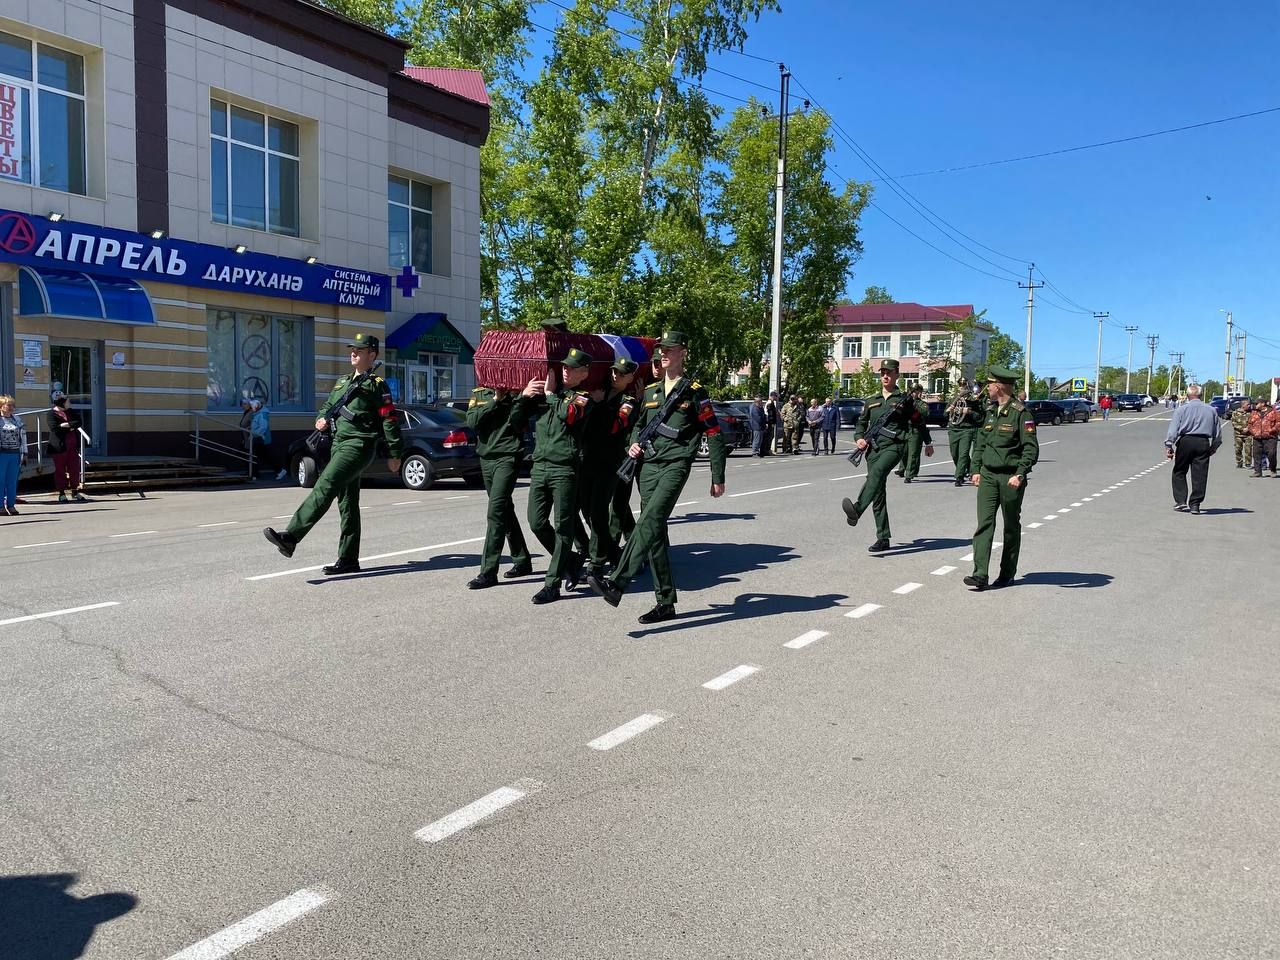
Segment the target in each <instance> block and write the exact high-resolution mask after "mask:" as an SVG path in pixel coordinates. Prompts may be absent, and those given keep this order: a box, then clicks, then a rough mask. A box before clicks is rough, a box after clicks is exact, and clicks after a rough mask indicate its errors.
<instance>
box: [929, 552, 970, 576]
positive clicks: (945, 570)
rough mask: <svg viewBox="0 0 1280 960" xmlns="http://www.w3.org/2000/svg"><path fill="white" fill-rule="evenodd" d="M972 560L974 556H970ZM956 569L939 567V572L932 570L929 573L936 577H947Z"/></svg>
mask: <svg viewBox="0 0 1280 960" xmlns="http://www.w3.org/2000/svg"><path fill="white" fill-rule="evenodd" d="M970 559H972V555H970ZM955 569H956V568H955V567H939V568H938V569H937V570H930V571H929V573H930V574H931V575H932V576H935V577H945V576H946V575H947V574H948V573H954V572H955Z"/></svg>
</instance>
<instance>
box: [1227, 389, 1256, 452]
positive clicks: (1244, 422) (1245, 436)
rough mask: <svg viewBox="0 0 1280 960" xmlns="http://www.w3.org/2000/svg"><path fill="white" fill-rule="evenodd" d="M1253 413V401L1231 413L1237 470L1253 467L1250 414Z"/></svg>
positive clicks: (1248, 401)
mask: <svg viewBox="0 0 1280 960" xmlns="http://www.w3.org/2000/svg"><path fill="white" fill-rule="evenodd" d="M1251 413H1253V400H1252V399H1250V400H1245V402H1244V403H1242V404H1240V406H1238V407H1236V408H1235V410H1233V411H1231V433H1232V434H1233V435H1234V437H1235V446H1236V469H1240V468H1241V467H1252V466H1253V437H1251V436H1249V414H1251Z"/></svg>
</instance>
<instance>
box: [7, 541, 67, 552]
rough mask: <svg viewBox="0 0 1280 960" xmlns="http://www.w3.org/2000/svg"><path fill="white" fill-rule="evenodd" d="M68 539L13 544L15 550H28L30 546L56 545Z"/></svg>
mask: <svg viewBox="0 0 1280 960" xmlns="http://www.w3.org/2000/svg"><path fill="white" fill-rule="evenodd" d="M70 542H71V541H70V540H46V541H44V542H43V543H20V544H18V545H17V546H15V547H14V548H13V549H15V550H30V549H31V548H32V547H56V546H58V544H60V543H70Z"/></svg>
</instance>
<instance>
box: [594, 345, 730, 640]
mask: <svg viewBox="0 0 1280 960" xmlns="http://www.w3.org/2000/svg"><path fill="white" fill-rule="evenodd" d="M688 342H689V341H688V338H687V337H686V336H685V335H684V334H683V333H681V332H680V331H679V330H668V331H667V332H666V333H664V334H663V335H662V340H661V341H660V342H659V346H660V347H661V348H662V379H660V380H659V381H658V382H656V383H652V384H650V385H649V387H648V388H647V389H646V390H645V392H644V399H643V401H642V402H641V406H640V411H639V415H638V416H637V417H636V422H635V425H634V426H633V427H632V429H631V447H630V448H629V450H628V451H627V452H628V455H629V456H631V457H632V458H634V459H638V460H640V468H639V469H640V473H639V477H638V480H637V482H638V484H639V486H640V519H639V521H637V523H636V529H635V533H633V534H632V536H631V538H630V539H629V540H627V545H626V547H625V548H624V549H623V551H622V558H621V559H620V560H619V561H618V564H617V566H616V567H614V570H613V573H611V574H610V575H609V576H607V577H602V576H595V575H590V576H588V577H587V583H589V584H590V585H591V589H592V590H594V591H595V592H596V593H598V594H600V596H602V597H604V598H605V600H607V601H608V602H609V603H610V604H612V605H613V606H615V607H616V606H617V605H618V604H619V603H620V602H621V600H622V594H623V591H625V590H626V589H627V584H629V583H630V582H631V581H632V580H633V579H634V578H635V577H636V575H637V574H639V573H640V570H641V568H642V567H643V566H644V562H645V560H646V559H647V560H648V561H649V566H650V568H651V570H652V572H653V590H654V593H655V594H656V595H657V600H658V603H657V605H656V606H655V607H654V608H653V609H652V610H650V611H649V612H648V613H646V614H644V615H643V616H641V617H640V622H641V623H661V622H662V621H664V620H671V619H673V618H674V617H675V615H676V585H675V581H674V580H673V578H672V575H671V557H670V556H669V555H668V551H669V549H670V546H671V544H670V541H669V540H668V539H667V520H668V519H669V518H670V516H671V511H672V510H673V509H674V508H675V505H676V501H677V500H679V499H680V491H681V490H683V489H684V485H685V481H686V480H688V479H689V472H690V470H692V469H693V460H694V458H695V457H696V456H697V454H698V442H699V440H700V439H701V437H702V435H704V434H705V435H706V438H707V446H708V448H709V449H710V451H711V496H712V497H720V496H723V495H724V467H725V461H726V460H727V459H728V453H727V451H726V450H725V446H724V437H722V436H721V435H720V423H719V421H718V420H716V412H715V409H714V408H713V407H712V406H711V398H710V397H709V396H708V395H707V391H706V390H705V389H704V388H703V387H702V385H701V384H700V383H698V382H697V381H696V380H689V379H687V378H686V377H685V372H684V367H685V360H686V358H687V356H688V353H689V350H688ZM673 391H679V402H678V403H677V406H676V408H675V409H674V410H673V411H672V412H671V413H670V415H669V416H668V417H667V418H666V419H665V420H664V421H663V432H662V433H656V434H654V435H653V437H652V438H651V440H650V444H651V446H648V447H645V448H642V447H641V446H640V444H639V442H638V440H639V437H640V435H641V433H642V432H643V431H644V429H645V427H646V426H647V425H648V424H649V423H650V422H651V421H653V420H654V419H655V418H657V417H658V416H660V415H661V412H662V409H663V406H664V405H665V403H666V401H667V398H668V397H669V396H671V394H672V392H673ZM673 402H675V401H673ZM664 433H665V434H667V435H664Z"/></svg>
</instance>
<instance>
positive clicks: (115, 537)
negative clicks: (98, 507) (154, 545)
mask: <svg viewBox="0 0 1280 960" xmlns="http://www.w3.org/2000/svg"><path fill="white" fill-rule="evenodd" d="M155 532H156V531H155V530H139V531H137V532H136V533H113V534H112V535H111V536H110V538H109V539H111V540H119V539H120V538H121V537H143V536H146V535H147V534H148V533H155Z"/></svg>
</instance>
